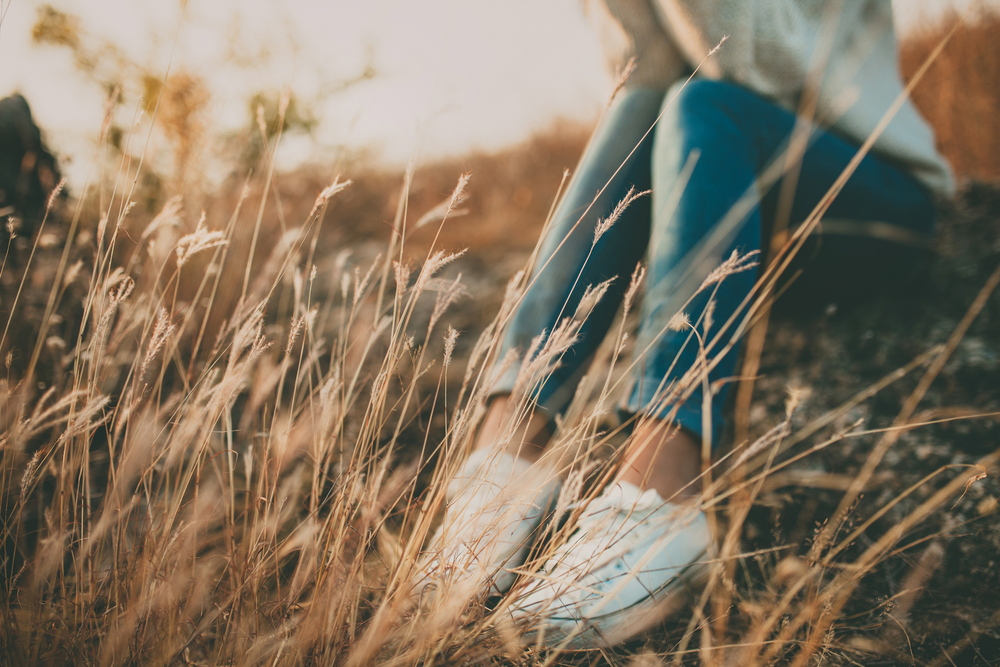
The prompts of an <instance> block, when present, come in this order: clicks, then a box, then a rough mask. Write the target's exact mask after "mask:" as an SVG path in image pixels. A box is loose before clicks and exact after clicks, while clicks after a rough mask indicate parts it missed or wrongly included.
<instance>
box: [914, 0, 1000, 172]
mask: <svg viewBox="0 0 1000 667" xmlns="http://www.w3.org/2000/svg"><path fill="white" fill-rule="evenodd" d="M956 24H957V25H958V28H957V31H956V32H955V34H954V36H953V37H952V38H951V40H950V41H949V42H948V45H947V46H946V47H945V49H944V51H943V52H942V53H941V56H940V57H939V58H938V59H937V61H935V63H934V64H933V65H932V66H931V68H930V70H929V71H928V72H927V75H926V76H925V78H924V80H923V81H921V82H920V83H919V84H918V85H917V86H916V88H915V89H914V91H913V101H914V102H915V103H916V105H917V108H918V109H920V112H921V113H922V114H923V115H924V116H925V117H926V118H927V119H928V120H929V121H930V123H931V125H932V126H933V127H934V130H935V133H936V135H937V141H938V147H939V149H940V150H941V152H942V154H943V155H944V156H945V157H946V158H948V160H949V161H950V162H951V164H952V166H953V167H954V168H955V171H956V173H957V174H959V175H961V176H966V177H969V178H977V179H989V180H996V179H1000V39H998V37H1000V12H997V11H996V10H993V9H985V8H984V9H982V10H981V13H980V14H973V15H972V18H971V20H969V21H963V20H962V18H961V17H960V16H959V15H958V14H956V13H954V12H952V13H950V14H948V15H947V16H946V17H945V18H944V20H943V21H941V23H940V24H937V25H935V26H932V27H925V28H923V29H922V30H920V31H919V32H917V33H916V34H914V35H911V36H910V37H909V38H908V39H906V40H905V41H904V42H903V43H902V45H901V48H900V66H901V69H902V72H903V76H904V77H905V78H909V77H910V76H912V75H913V73H914V72H916V71H917V69H919V68H920V66H921V65H922V64H923V62H924V61H925V60H926V58H927V57H928V56H929V55H930V54H931V52H932V51H933V50H934V49H935V48H936V47H937V45H938V44H940V42H941V40H942V39H944V37H945V36H946V35H948V33H949V32H950V31H951V29H952V28H953V27H954V26H955V25H956Z"/></svg>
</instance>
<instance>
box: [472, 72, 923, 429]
mask: <svg viewBox="0 0 1000 667" xmlns="http://www.w3.org/2000/svg"><path fill="white" fill-rule="evenodd" d="M675 95H676V98H675ZM674 98H675V99H674ZM671 99H673V101H672V102H671V101H670V100H671ZM664 106H665V107H666V108H665V109H663V107H664ZM661 110H663V111H664V113H663V116H662V118H660V120H659V122H657V124H656V127H655V129H654V131H653V132H650V133H649V134H648V135H646V136H645V138H643V135H644V134H645V133H646V131H647V130H648V129H649V128H650V126H651V125H652V124H653V122H654V120H655V119H656V118H657V116H658V115H659V114H660V112H661ZM795 123H796V118H795V115H794V114H792V113H790V112H788V111H787V110H785V109H783V108H781V107H778V106H776V105H775V104H773V103H771V102H769V101H767V100H765V99H763V98H761V97H760V96H758V95H756V94H755V93H752V92H750V91H749V90H747V89H745V88H742V87H740V86H737V85H734V84H730V83H726V82H720V81H710V80H694V81H692V82H691V83H689V84H687V86H684V87H681V85H680V84H678V85H677V86H674V88H672V89H671V90H670V91H668V92H667V93H666V94H664V92H663V91H657V90H648V89H632V90H625V91H623V92H621V93H619V95H618V96H617V97H616V99H615V100H614V101H613V103H612V105H611V107H610V108H609V109H608V111H607V113H606V114H605V115H604V117H603V119H602V121H601V123H600V125H599V126H598V128H597V129H596V130H595V133H594V136H593V137H592V139H591V142H590V145H589V146H588V148H587V150H586V152H585V154H584V156H583V159H582V160H581V162H580V165H579V166H578V168H577V170H576V173H575V174H574V176H573V179H572V181H571V183H570V185H569V186H568V189H567V192H566V194H565V196H564V198H563V200H562V201H561V202H560V204H559V206H558V208H557V211H556V212H555V214H554V217H553V220H552V225H551V227H550V228H549V230H548V232H547V234H546V237H545V239H544V240H543V243H542V246H541V249H540V253H539V256H538V260H537V261H536V264H535V269H534V275H533V276H532V278H533V283H532V285H531V287H530V289H529V290H528V292H527V293H526V295H525V297H524V299H523V301H522V302H521V304H520V306H519V307H518V309H517V311H516V313H515V314H514V317H513V319H512V322H511V325H510V326H509V328H508V330H507V332H506V337H505V339H504V343H503V348H502V350H501V352H500V357H499V358H500V359H503V358H504V357H505V355H506V354H507V352H508V351H509V350H512V349H516V350H518V351H519V352H520V353H521V354H524V353H525V351H527V350H529V348H530V345H531V342H532V340H533V339H534V338H535V337H536V336H538V335H539V334H543V333H544V332H551V331H552V330H553V327H555V326H556V325H557V323H558V321H559V320H560V319H561V318H563V317H565V316H566V315H568V314H572V313H573V312H574V310H575V308H576V305H577V303H579V301H580V299H581V297H582V296H583V294H584V291H585V289H586V287H587V286H588V285H596V284H598V283H600V282H602V281H605V280H608V279H612V278H613V279H614V282H613V283H612V285H611V288H610V289H609V290H608V293H607V294H606V295H605V297H604V298H603V299H602V301H601V302H600V303H599V304H598V305H597V306H596V308H595V309H594V310H593V311H592V313H591V315H590V316H589V318H588V319H587V320H586V322H585V323H584V324H583V325H582V329H581V330H580V332H579V336H578V338H577V341H576V342H575V343H574V344H573V345H572V347H571V348H570V349H569V350H567V351H566V352H565V354H563V356H562V359H561V362H560V364H559V365H558V367H557V368H556V369H555V371H554V372H553V373H552V375H551V376H550V377H549V378H548V379H547V380H546V381H545V382H544V383H542V384H541V385H540V386H538V387H536V388H535V389H534V390H533V394H534V395H533V398H534V399H535V400H536V401H537V404H538V407H539V409H541V410H542V412H543V413H547V414H549V415H553V414H556V413H559V412H560V411H562V410H563V409H565V407H566V406H567V405H568V403H569V401H570V400H571V399H572V396H573V388H574V387H575V384H576V380H577V379H578V378H579V377H580V374H581V373H582V371H583V370H585V368H586V365H587V362H588V361H589V360H590V358H591V357H592V355H593V353H594V351H595V350H596V349H597V347H598V346H599V345H600V342H601V340H602V338H603V337H604V335H605V334H606V333H607V331H608V329H609V327H610V325H611V323H612V320H613V319H614V316H615V313H616V312H617V310H618V308H619V305H620V304H621V299H622V296H623V294H624V293H625V290H626V288H627V286H628V283H629V279H628V278H629V275H630V274H631V273H632V271H633V269H634V268H635V266H636V264H637V262H639V261H640V260H641V259H642V258H643V256H644V255H645V256H646V261H647V266H648V268H647V277H646V284H647V288H646V294H645V296H644V298H643V303H642V309H641V321H640V325H639V332H638V339H637V344H636V348H635V349H636V355H637V356H636V358H635V359H634V360H633V361H634V362H635V364H634V367H633V371H632V380H633V385H632V389H631V393H630V396H629V398H628V400H627V405H626V409H627V410H628V411H630V412H644V413H647V414H650V415H652V416H655V417H659V418H668V417H669V418H671V419H672V420H673V421H674V422H676V423H678V424H679V425H680V426H681V427H683V428H685V429H687V430H688V431H690V432H691V433H692V434H694V435H695V436H697V437H699V438H700V437H701V435H702V432H703V418H702V408H703V403H704V400H703V394H702V386H703V383H702V381H701V380H700V379H699V380H697V381H695V382H694V383H693V385H692V388H691V389H689V390H688V391H686V392H684V393H682V394H679V393H678V392H676V391H673V392H670V391H667V389H668V388H669V387H671V386H676V385H675V384H674V383H675V381H677V380H679V379H680V378H681V377H682V376H683V375H684V374H685V372H687V371H688V370H689V369H691V368H692V367H694V366H695V365H696V364H697V363H698V361H699V355H700V352H699V344H698V340H697V338H696V337H694V336H693V335H692V331H691V329H690V328H682V329H681V330H673V329H670V328H668V327H667V326H666V324H667V322H668V321H669V320H670V318H671V317H672V316H673V315H674V313H675V312H677V310H678V309H680V308H681V307H683V310H684V311H685V313H687V315H688V317H689V319H690V321H691V322H692V323H695V322H697V321H698V320H699V319H700V318H702V316H703V314H704V312H705V308H706V306H707V304H708V303H709V301H710V300H711V301H713V302H714V306H713V308H712V311H711V313H712V314H711V321H712V323H713V324H712V328H710V329H709V330H708V331H707V332H706V331H705V330H704V326H703V325H704V322H701V323H700V324H698V325H697V333H698V334H699V335H700V336H702V338H703V339H704V341H705V343H708V342H709V341H710V340H711V339H713V338H715V337H716V334H718V333H720V332H721V333H722V334H723V335H721V336H719V337H718V339H717V340H716V344H715V345H714V346H713V347H712V348H711V349H710V350H708V354H707V358H708V360H709V361H712V359H713V358H714V357H717V356H718V355H719V354H720V353H721V352H723V351H724V347H725V346H726V343H728V342H729V341H730V339H731V336H732V332H733V331H734V330H735V328H736V324H731V325H730V326H729V327H728V329H726V327H725V325H726V323H727V322H728V321H729V320H730V317H731V316H732V315H734V313H737V312H740V309H741V304H742V303H743V302H744V300H745V298H746V296H747V295H748V294H749V293H750V291H751V288H752V287H753V285H754V282H755V280H756V278H757V272H756V271H755V270H747V271H742V272H739V273H735V274H732V275H729V276H728V277H726V278H725V279H724V280H723V281H722V282H721V283H718V284H714V285H711V286H710V287H709V288H707V289H704V290H702V291H700V292H697V290H698V288H699V287H700V286H701V284H702V280H703V279H704V278H705V276H706V275H707V274H708V271H710V270H711V269H712V268H714V266H717V265H718V264H719V263H720V262H721V261H722V260H723V259H726V258H728V257H730V255H731V253H732V252H733V251H737V252H738V253H740V254H741V255H742V254H745V253H750V252H753V251H759V250H761V248H762V245H761V243H762V239H765V238H768V236H767V235H768V234H769V230H770V226H771V224H772V221H773V219H774V217H775V211H776V209H777V208H779V192H780V191H781V182H780V181H779V182H778V183H777V184H776V185H774V186H773V187H771V188H769V189H768V190H767V191H761V188H759V187H758V186H757V185H756V182H757V177H758V176H759V175H760V174H761V173H762V172H763V171H764V170H765V168H766V167H767V166H768V165H769V164H770V163H771V162H772V160H774V159H775V158H776V157H779V156H781V155H783V153H784V151H785V149H786V147H787V144H788V140H789V137H790V135H791V134H792V131H793V129H794V127H795ZM636 146H638V148H637V149H636V150H635V151H634V152H632V151H633V149H634V148H636ZM630 152H631V156H630ZM856 152H857V147H856V146H854V145H852V144H850V143H849V142H847V141H845V140H844V139H842V138H840V137H838V136H836V135H835V134H833V133H831V132H825V131H822V130H818V129H817V130H815V132H814V133H813V134H812V136H811V138H810V143H809V146H808V149H807V150H806V152H805V154H804V156H803V157H802V160H801V162H800V169H799V173H798V178H797V182H796V184H795V188H794V196H793V198H792V200H791V206H790V216H789V220H790V222H791V223H793V225H794V224H795V223H801V222H802V221H803V220H805V218H806V217H807V216H808V214H809V213H810V212H811V211H812V209H813V208H814V206H815V205H816V204H817V202H819V201H820V199H821V198H822V197H823V196H824V195H825V194H826V193H827V191H828V190H829V188H830V186H831V185H833V183H834V181H835V180H836V179H837V178H838V177H839V176H840V174H841V173H842V172H843V170H844V168H845V167H847V165H848V162H849V161H850V160H851V159H852V158H853V157H854V155H855V153H856ZM619 167H621V168H620V169H619ZM616 170H617V174H616V173H615V172H616ZM685 181H686V183H685ZM605 184H608V187H606V188H605V187H604V186H605ZM633 186H634V187H635V188H636V190H638V191H642V190H647V189H652V195H651V196H647V197H643V198H641V199H639V200H637V201H635V202H634V203H633V204H632V205H631V206H630V207H629V208H628V209H627V210H626V211H625V213H624V214H623V215H622V216H621V218H620V219H618V221H617V222H616V223H615V224H614V225H613V226H612V227H611V228H610V229H609V230H608V231H607V232H605V233H604V234H603V236H601V238H600V240H599V241H598V242H597V243H596V244H594V243H593V240H594V228H595V225H596V224H597V222H598V221H599V220H600V219H605V218H607V216H608V215H609V214H610V213H611V211H612V210H613V208H614V207H615V205H616V204H617V203H618V202H619V201H620V200H621V199H622V198H623V197H624V196H625V195H626V193H627V191H628V189H629V188H630V187H633ZM602 188H604V190H603V192H601V194H600V195H599V196H597V197H596V199H595V194H596V193H598V192H599V191H601V189H602ZM741 198H743V201H744V202H745V203H746V206H745V207H744V208H743V213H742V214H738V215H735V216H734V215H732V214H730V215H729V219H728V221H727V223H726V226H725V230H723V231H725V232H726V233H722V234H719V231H720V229H722V227H721V226H720V225H719V224H718V223H719V222H720V220H723V219H724V218H726V216H727V214H729V213H730V210H731V209H733V208H734V204H736V202H737V201H738V200H741ZM785 206H787V202H786V204H785ZM786 210H787V209H786ZM828 220H829V221H830V224H829V227H831V228H834V227H838V225H839V227H838V228H839V229H840V230H841V231H846V232H847V234H846V235H844V236H840V235H837V234H829V233H824V234H823V235H822V247H823V252H824V254H825V255H826V256H829V255H833V256H834V257H836V261H837V263H838V265H839V268H838V271H837V272H835V273H834V274H833V275H832V277H831V278H832V279H837V273H840V274H841V275H849V274H851V273H852V272H853V271H854V270H855V269H856V268H857V267H859V266H861V265H864V266H870V265H872V264H879V263H881V262H884V261H885V260H886V259H887V258H888V257H890V256H893V258H895V259H899V257H900V256H901V257H903V259H904V261H906V260H907V258H908V257H909V255H908V254H907V253H909V252H910V251H912V250H914V249H915V248H917V247H919V246H921V245H924V246H926V244H927V243H928V242H929V240H930V237H931V234H932V233H933V227H934V207H933V203H932V201H931V200H930V198H929V196H928V194H927V193H926V192H925V191H924V190H923V189H922V187H921V186H920V185H918V183H917V182H916V181H915V180H914V179H913V178H912V177H911V176H910V175H908V174H907V173H905V172H904V171H902V170H900V169H899V168H897V167H895V166H893V165H892V164H889V163H888V162H887V161H885V160H883V159H881V158H879V157H878V156H875V155H872V154H869V155H868V156H867V157H865V158H864V160H863V161H862V162H861V164H860V165H859V166H858V168H857V170H856V171H855V173H854V174H853V175H852V176H851V178H850V179H849V180H848V182H847V184H846V185H845V187H844V188H843V190H842V191H841V193H840V194H839V195H838V196H837V198H836V199H835V200H834V202H833V204H832V205H831V206H830V208H829V210H828V211H827V213H826V214H825V215H824V225H826V221H828ZM734 222H735V224H733V223H734ZM831 231H833V229H831ZM868 231H871V232H872V234H867V233H866V232H868ZM713 232H714V233H713ZM899 242H902V243H899ZM914 254H916V253H914ZM692 258H694V259H692ZM543 267H544V269H543ZM696 292H697V293H696ZM692 294H693V295H694V296H693V297H692ZM744 312H745V311H744ZM738 320H739V318H736V320H735V321H736V322H737V323H738ZM723 329H725V331H723ZM737 356H738V349H737V346H736V345H733V346H732V347H731V348H730V349H729V351H728V352H725V353H724V354H722V355H721V357H719V358H718V359H717V360H716V361H717V363H715V365H714V367H712V368H711V370H710V372H709V373H708V380H709V386H711V387H712V396H711V401H710V403H711V425H712V430H711V435H712V439H713V441H715V442H717V441H718V435H719V434H720V433H721V432H722V428H723V426H724V421H723V417H722V406H723V404H724V403H725V400H726V394H727V391H728V388H729V386H730V385H731V384H732V382H731V381H729V380H730V379H731V378H733V376H734V375H735V373H736V361H737ZM517 370H518V369H517V367H512V368H508V369H507V370H506V372H503V373H502V374H500V375H499V378H498V379H497V381H496V382H495V383H494V384H493V387H492V390H491V391H492V393H493V394H502V393H509V392H510V391H511V389H512V388H513V386H514V379H515V376H516V373H517ZM689 384H690V383H689ZM664 397H666V399H667V400H664Z"/></svg>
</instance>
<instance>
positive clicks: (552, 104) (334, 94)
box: [0, 0, 996, 186]
mask: <svg viewBox="0 0 1000 667" xmlns="http://www.w3.org/2000/svg"><path fill="white" fill-rule="evenodd" d="M971 1H972V0H895V5H896V12H897V20H898V22H899V23H900V30H901V31H905V30H906V29H908V28H909V27H910V26H912V25H913V24H914V22H915V21H916V20H917V17H919V16H923V15H925V14H926V15H928V16H930V17H933V16H934V15H935V14H936V13H937V12H939V11H940V10H941V8H942V7H945V6H957V7H959V8H961V7H963V6H965V5H967V4H969V2H971ZM990 1H993V2H995V1H996V0H990ZM42 4H43V2H42V1H41V0H0V14H2V15H3V19H2V23H0V96H3V95H6V94H9V93H11V92H14V91H20V92H22V93H23V94H24V95H25V96H26V97H27V98H28V101H29V102H30V103H31V104H32V108H33V111H34V113H35V115H36V118H37V120H38V122H39V124H40V125H41V126H42V127H43V128H44V129H45V130H46V132H47V135H48V137H49V141H50V143H51V144H52V145H53V146H54V148H55V149H56V150H57V151H59V152H60V153H61V154H62V155H63V156H64V158H70V159H71V160H72V164H71V165H70V166H68V168H67V169H66V171H67V173H68V175H69V179H70V185H71V186H72V185H73V184H74V181H78V180H79V179H81V178H82V176H83V172H84V171H85V169H86V165H87V164H88V163H89V162H90V155H91V153H92V151H93V142H94V139H95V137H96V136H97V133H98V131H99V129H100V125H101V115H102V112H103V99H104V93H103V91H102V90H100V88H99V87H98V86H97V85H96V84H94V83H93V82H92V81H88V80H87V79H86V78H85V77H83V76H81V75H80V74H79V72H78V71H77V69H76V68H75V66H74V63H73V59H72V56H71V55H70V53H69V52H68V50H67V49H62V48H56V47H51V46H42V47H38V46H34V45H32V43H31V37H30V32H31V25H32V24H33V23H34V21H35V19H36V16H37V8H38V7H39V6H41V5H42ZM48 4H51V5H52V6H54V7H56V8H57V9H59V10H61V11H65V12H68V13H71V14H75V15H77V16H79V17H80V19H81V22H82V28H83V30H84V31H85V32H87V33H90V34H92V35H95V36H99V37H102V38H105V39H107V40H109V41H110V42H112V43H114V44H116V45H118V46H119V47H120V48H121V49H122V50H123V51H124V53H125V54H126V55H127V57H128V58H129V59H131V60H132V61H133V62H135V63H136V64H138V65H139V66H141V67H144V68H147V69H149V70H150V71H153V72H159V73H161V74H162V73H163V72H164V71H166V68H167V65H168V64H170V66H171V68H172V70H173V71H178V70H180V69H185V70H188V71H190V72H192V73H195V74H197V75H199V76H201V77H203V78H204V79H205V80H206V82H207V84H208V87H209V89H210V90H211V91H212V95H213V98H212V103H211V107H210V108H211V117H212V122H213V126H214V128H215V129H216V130H217V131H220V132H226V131H231V130H233V129H236V128H238V127H242V126H244V125H245V123H246V118H247V111H246V109H247V103H246V100H247V99H248V98H249V97H250V96H251V95H252V94H253V93H254V92H257V91H268V92H276V91H278V90H280V89H281V88H282V87H284V86H290V87H291V89H292V90H293V91H294V93H295V94H296V96H297V97H299V98H300V99H301V100H303V101H304V102H305V103H306V104H307V105H309V106H311V108H312V110H313V112H314V113H315V115H316V117H317V118H318V119H319V121H320V124H319V126H318V128H317V130H316V132H315V135H314V136H313V137H305V136H300V137H294V136H292V137H289V138H288V141H287V142H285V145H284V148H283V150H284V159H285V162H286V163H289V164H290V163H292V162H294V161H296V160H299V159H301V158H303V157H306V156H320V157H321V156H322V155H325V154H329V152H330V150H331V149H332V148H334V147H337V146H345V145H346V146H349V147H352V148H358V147H364V148H369V149H372V150H373V151H375V152H376V154H378V155H379V156H380V157H381V158H382V159H383V160H385V161H387V162H392V163H400V162H405V161H406V160H407V159H409V158H410V157H411V156H413V155H415V154H416V153H418V152H419V153H420V154H421V155H422V156H423V157H433V156H439V155H444V154H451V153H457V152H462V151H466V150H469V149H470V148H485V149H491V148H497V147H500V146H503V145H505V144H509V143H511V142H514V141H517V140H518V139H521V138H523V137H525V136H526V135H527V134H528V133H530V132H531V131H533V130H536V129H539V128H543V127H545V126H546V125H548V124H550V123H551V122H553V120H554V119H555V118H558V117H562V118H570V119H580V120H590V119H592V118H595V117H596V115H597V113H598V112H599V110H600V108H601V107H602V105H603V103H604V101H605V97H606V95H607V94H608V92H609V90H610V80H609V77H608V75H607V74H606V73H605V71H604V68H603V64H602V61H601V57H600V54H599V52H598V48H597V43H596V38H595V36H594V35H593V34H592V32H591V31H590V29H589V26H588V25H587V23H586V21H585V19H584V16H583V13H582V11H581V4H582V3H581V2H580V0H544V2H542V1H539V0H505V1H504V2H491V3H486V2H470V1H469V0H420V1H419V2H413V1H412V0H365V1H364V2H359V1H358V0H288V1H286V2H276V1H273V0H272V1H270V2H269V1H268V0H212V1H211V2H207V1H205V0H187V1H186V10H182V9H181V5H182V0H48ZM98 7H99V10H98V9H97V8H98ZM175 39H176V42H175ZM171 53H172V54H173V55H172V61H171ZM369 65H371V66H373V67H374V68H375V70H376V72H377V75H376V76H375V77H374V78H372V79H370V80H367V81H364V82H362V83H360V84H356V85H353V86H351V87H348V88H346V89H344V88H343V85H344V82H345V81H348V80H350V79H352V78H354V77H356V76H357V75H358V74H359V73H361V72H362V71H363V70H364V69H365V67H366V66H369ZM126 102H127V103H130V104H131V105H132V108H134V105H135V99H131V100H128V99H127V100H126ZM129 113H131V112H130V110H129ZM324 151H326V152H325V153H324Z"/></svg>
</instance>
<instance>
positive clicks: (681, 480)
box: [618, 422, 701, 503]
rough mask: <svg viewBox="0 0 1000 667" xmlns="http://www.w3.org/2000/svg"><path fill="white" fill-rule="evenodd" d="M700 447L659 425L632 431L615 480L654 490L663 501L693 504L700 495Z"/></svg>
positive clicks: (684, 435)
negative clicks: (626, 451) (627, 449)
mask: <svg viewBox="0 0 1000 667" xmlns="http://www.w3.org/2000/svg"><path fill="white" fill-rule="evenodd" d="M700 474H701V447H700V445H699V443H698V441H697V440H696V439H695V437H694V436H693V435H692V434H690V433H688V432H687V431H684V430H682V429H679V428H677V427H676V426H672V425H668V424H664V423H663V422H647V423H645V424H642V425H640V426H639V427H637V428H636V431H635V433H633V435H632V443H631V444H630V446H629V452H628V454H627V455H626V458H625V461H624V464H623V466H622V470H621V472H620V473H619V477H618V478H619V479H620V480H622V481H625V482H629V483H631V484H635V485H636V486H638V487H639V488H640V489H643V490H645V489H655V490H656V492H657V493H659V494H660V496H661V497H662V498H663V499H664V500H668V501H670V502H674V503H686V502H693V501H695V500H697V499H698V497H699V496H700V495H701V483H700V482H699V481H698V477H699V476H700Z"/></svg>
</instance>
